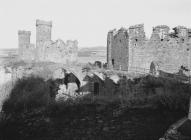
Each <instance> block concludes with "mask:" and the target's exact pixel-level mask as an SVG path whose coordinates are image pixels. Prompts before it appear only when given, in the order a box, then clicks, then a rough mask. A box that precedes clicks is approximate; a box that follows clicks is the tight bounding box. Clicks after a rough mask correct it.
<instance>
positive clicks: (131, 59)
mask: <svg viewBox="0 0 191 140" xmlns="http://www.w3.org/2000/svg"><path fill="white" fill-rule="evenodd" d="M190 58H191V29H188V28H186V27H184V26H177V27H175V28H173V31H172V32H170V28H169V27H168V26H166V25H159V26H156V27H153V32H152V34H151V37H150V39H147V38H146V36H145V32H144V24H138V25H134V26H130V27H129V29H125V28H121V29H119V30H116V29H114V30H111V31H109V32H108V36H107V64H108V68H109V69H114V70H125V71H131V70H132V71H133V70H135V69H144V70H146V71H149V70H150V67H151V63H152V65H153V64H155V67H157V68H159V69H160V70H163V71H166V72H170V73H176V72H178V71H179V70H180V68H182V67H184V68H187V69H190V66H191V60H190Z"/></svg>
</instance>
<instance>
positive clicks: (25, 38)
mask: <svg viewBox="0 0 191 140" xmlns="http://www.w3.org/2000/svg"><path fill="white" fill-rule="evenodd" d="M30 36H31V32H30V31H18V45H19V56H20V57H22V56H23V55H24V54H23V53H24V50H25V49H27V48H28V47H29V46H30Z"/></svg>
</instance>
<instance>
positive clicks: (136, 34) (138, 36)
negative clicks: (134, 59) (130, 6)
mask: <svg viewBox="0 0 191 140" xmlns="http://www.w3.org/2000/svg"><path fill="white" fill-rule="evenodd" d="M129 38H130V44H131V45H134V46H142V45H143V44H144V41H145V31H144V24H137V25H133V26H130V27H129Z"/></svg>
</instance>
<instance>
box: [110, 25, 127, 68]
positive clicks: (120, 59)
mask: <svg viewBox="0 0 191 140" xmlns="http://www.w3.org/2000/svg"><path fill="white" fill-rule="evenodd" d="M128 48H129V35H128V32H127V30H126V29H124V28H121V29H119V30H118V31H111V32H109V34H108V53H109V54H108V64H109V68H113V69H116V70H128Z"/></svg>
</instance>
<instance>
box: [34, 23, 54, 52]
mask: <svg viewBox="0 0 191 140" xmlns="http://www.w3.org/2000/svg"><path fill="white" fill-rule="evenodd" d="M51 29H52V21H43V20H36V47H37V48H39V47H41V45H42V44H43V43H44V42H46V41H50V40H51Z"/></svg>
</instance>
